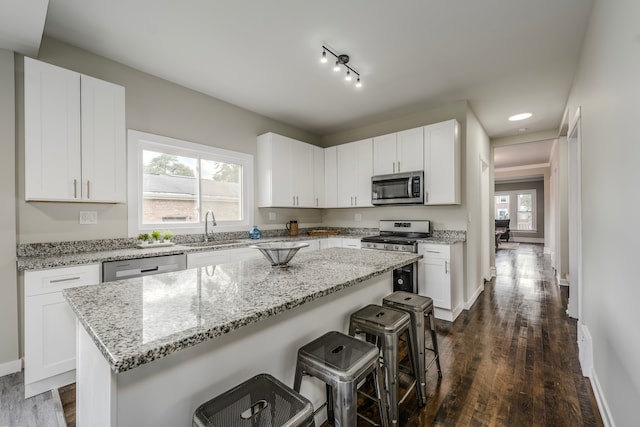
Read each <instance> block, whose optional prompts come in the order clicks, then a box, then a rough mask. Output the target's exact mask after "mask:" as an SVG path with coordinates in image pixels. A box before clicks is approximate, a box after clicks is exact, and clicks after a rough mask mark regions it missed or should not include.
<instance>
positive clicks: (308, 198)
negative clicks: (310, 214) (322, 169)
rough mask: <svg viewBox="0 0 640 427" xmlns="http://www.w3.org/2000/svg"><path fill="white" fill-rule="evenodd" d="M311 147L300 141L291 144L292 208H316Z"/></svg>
mask: <svg viewBox="0 0 640 427" xmlns="http://www.w3.org/2000/svg"><path fill="white" fill-rule="evenodd" d="M314 164H315V162H314V160H313V145H311V144H307V143H305V142H300V141H292V142H291V163H289V166H288V168H289V170H290V171H291V177H290V179H291V183H292V184H291V185H292V190H293V191H292V195H293V196H294V197H295V201H294V202H295V203H294V206H299V207H301V208H312V207H315V206H316V198H315V192H314V174H313V167H314Z"/></svg>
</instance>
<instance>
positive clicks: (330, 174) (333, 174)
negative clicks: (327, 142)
mask: <svg viewBox="0 0 640 427" xmlns="http://www.w3.org/2000/svg"><path fill="white" fill-rule="evenodd" d="M324 207H325V208H337V207H338V147H336V146H333V147H327V148H325V149H324Z"/></svg>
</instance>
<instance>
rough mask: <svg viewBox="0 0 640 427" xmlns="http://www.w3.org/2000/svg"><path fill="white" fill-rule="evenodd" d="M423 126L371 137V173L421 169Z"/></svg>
mask: <svg viewBox="0 0 640 427" xmlns="http://www.w3.org/2000/svg"><path fill="white" fill-rule="evenodd" d="M423 146H424V135H423V128H422V127H419V128H415V129H408V130H404V131H402V132H396V133H390V134H388V135H382V136H376V137H374V138H373V175H384V174H389V173H396V172H410V171H418V170H422V169H423V167H424V165H423V163H422V162H423V159H422V157H423Z"/></svg>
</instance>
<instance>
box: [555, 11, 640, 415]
mask: <svg viewBox="0 0 640 427" xmlns="http://www.w3.org/2000/svg"><path fill="white" fill-rule="evenodd" d="M638 16H640V2H638V1H628V0H595V1H594V5H593V10H592V14H591V17H590V22H589V26H588V29H587V33H586V38H585V41H584V45H583V50H582V54H581V59H580V65H579V66H578V70H577V73H576V77H575V79H574V81H573V86H572V90H571V92H570V95H569V102H568V104H567V108H568V117H569V118H573V117H574V116H575V114H576V111H577V109H578V108H579V107H581V110H582V126H581V130H582V156H581V167H582V206H581V207H582V277H583V280H582V295H581V299H582V318H581V319H580V324H583V325H585V326H586V327H587V328H588V330H589V332H590V334H591V337H592V339H593V350H594V354H593V362H594V365H593V372H592V375H593V378H592V379H593V381H592V384H593V385H594V387H595V388H596V390H597V391H600V392H601V394H602V396H603V397H604V399H605V401H606V402H605V403H606V404H607V405H608V409H609V410H610V413H609V414H605V415H609V416H611V418H612V419H610V420H609V421H610V422H609V424H608V425H614V423H615V425H618V426H632V425H637V424H638V420H639V419H640V405H638V402H640V364H639V363H638V355H640V332H638V301H640V286H639V285H638V284H639V282H640V279H638V267H637V265H638V255H639V253H640V251H639V250H638V242H640V227H638V226H637V222H638V212H640V197H638V195H639V192H640V190H639V189H640V168H639V167H638V160H639V159H640V137H639V136H638V135H639V133H638V114H639V112H640V83H639V82H640V81H639V78H638V76H640V30H639V29H638ZM612 224H616V225H617V226H618V227H617V229H618V230H617V232H615V233H614V232H612ZM611 421H612V422H611ZM605 425H607V423H606V422H605Z"/></svg>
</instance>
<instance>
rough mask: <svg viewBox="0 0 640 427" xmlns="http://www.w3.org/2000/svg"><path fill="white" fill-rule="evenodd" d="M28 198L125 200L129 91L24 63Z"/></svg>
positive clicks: (50, 67)
mask: <svg viewBox="0 0 640 427" xmlns="http://www.w3.org/2000/svg"><path fill="white" fill-rule="evenodd" d="M24 74H25V79H24V90H25V101H24V102H25V199H26V200H27V201H29V200H34V201H35V200H41V201H64V202H101V203H121V202H125V199H126V171H125V167H126V136H125V135H126V123H125V91H124V88H123V87H122V86H118V85H115V84H112V83H108V82H105V81H102V80H99V79H95V78H93V77H89V76H85V75H82V74H79V73H76V72H74V71H70V70H66V69H64V68H60V67H57V66H54V65H50V64H47V63H44V62H40V61H37V60H34V59H31V58H25V59H24Z"/></svg>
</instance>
